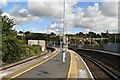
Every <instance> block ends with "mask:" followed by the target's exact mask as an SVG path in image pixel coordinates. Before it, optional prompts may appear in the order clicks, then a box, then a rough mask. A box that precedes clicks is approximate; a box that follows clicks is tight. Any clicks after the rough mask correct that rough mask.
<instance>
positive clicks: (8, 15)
mask: <svg viewBox="0 0 120 80" xmlns="http://www.w3.org/2000/svg"><path fill="white" fill-rule="evenodd" d="M2 16H7V17H9V18H11V19H12V16H11V15H10V14H8V13H7V12H4V13H2Z"/></svg>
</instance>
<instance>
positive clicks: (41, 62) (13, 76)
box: [10, 49, 60, 79]
mask: <svg viewBox="0 0 120 80" xmlns="http://www.w3.org/2000/svg"><path fill="white" fill-rule="evenodd" d="M59 52H60V49H59V50H58V52H56V54H54V55H53V56H51V57H50V58H48V59H46V60H44V61H42V62H41V63H39V64H37V65H35V66H33V67H31V68H29V69H27V70H25V71H23V72H21V73H19V74H17V75H15V76H13V77H11V78H10V79H13V78H15V77H17V76H19V75H21V74H23V73H25V72H27V71H29V70H31V69H33V68H35V67H37V66H39V65H41V64H43V63H44V62H46V61H48V60H49V59H51V58H53V57H55V56H56V55H57V54H58V53H59Z"/></svg>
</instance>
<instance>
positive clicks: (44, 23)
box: [2, 2, 114, 33]
mask: <svg viewBox="0 0 120 80" xmlns="http://www.w3.org/2000/svg"><path fill="white" fill-rule="evenodd" d="M95 3H96V2H78V3H76V4H75V5H73V6H72V8H73V9H76V8H82V12H83V13H88V14H86V15H87V18H86V17H82V18H83V20H84V19H90V18H91V19H94V18H95V17H96V18H99V17H98V16H99V15H98V16H97V15H96V14H98V12H99V11H100V10H99V9H98V10H94V8H95ZM97 4H99V6H101V4H102V2H97ZM16 6H19V10H20V9H26V10H28V2H8V3H7V5H6V6H3V7H2V10H3V12H6V13H8V14H10V15H11V13H10V11H11V10H13V9H14V8H15V7H16ZM34 6H36V4H33V5H32V7H33V8H34ZM39 6H40V5H39ZM76 6H77V7H76ZM89 6H93V7H91V8H90V11H91V12H88V7H89ZM110 6H113V5H110ZM47 7H49V6H47ZM105 7H106V6H105ZM39 8H40V7H39ZM39 8H38V12H39V13H38V15H39V14H40V16H39V17H40V19H37V20H34V19H31V18H28V19H31V21H30V22H29V21H28V22H27V23H25V24H22V25H18V24H16V26H17V27H15V29H16V30H17V31H30V30H31V28H32V29H33V28H35V29H34V30H31V31H32V32H45V30H47V27H48V26H51V25H52V23H53V22H52V20H53V19H52V18H49V17H44V16H41V13H40V11H39ZM58 8H59V7H58ZM110 9H111V10H112V8H110ZM55 10H56V9H55ZM113 10H114V9H113ZM43 11H44V10H43ZM53 11H54V10H53ZM95 11H96V12H97V13H96V12H95ZM101 11H102V10H101ZM108 11H110V10H108ZM47 12H48V13H49V12H50V10H47V9H46V13H47ZM82 12H81V13H82ZM15 13H17V12H14V14H15ZM54 13H55V12H54ZM54 13H53V14H54ZM56 13H57V12H56ZM102 13H103V12H102ZM50 14H51V13H50ZM42 15H43V14H42ZM45 15H46V14H45ZM47 15H48V14H47ZM61 15H62V14H61ZM95 15H96V16H95ZM35 16H36V14H34V15H33V16H32V17H33V18H34V17H35ZM52 16H54V15H52ZM76 16H77V15H76ZM90 16H93V18H92V17H90ZM100 16H103V17H104V18H105V19H106V18H109V17H108V16H104V14H102V15H100ZM14 17H16V18H18V19H19V16H14ZM70 17H71V16H70ZM110 17H111V16H110ZM76 18H77V17H76ZM96 18H95V19H96ZM20 19H21V18H20ZM110 19H111V18H110ZM78 20H80V19H78ZM112 20H114V19H111V21H108V23H110V22H112ZM73 22H74V21H73ZM79 22H80V21H79ZM79 22H78V23H79ZM89 22H90V23H91V21H89ZM75 23H76V22H75ZM75 23H74V24H75ZM78 23H77V24H78ZM84 23H85V22H84ZM84 23H83V24H82V25H83V26H81V24H79V25H80V26H77V27H74V28H72V29H71V30H70V31H69V32H70V33H78V32H83V31H84V30H83V29H85V28H86V29H87V30H88V29H91V30H93V31H94V30H95V29H97V28H95V27H96V26H89V25H87V26H86V24H84ZM96 23H97V21H96ZM98 23H99V22H98ZM100 23H101V22H100ZM87 24H89V23H87ZM105 24H106V23H105ZM111 24H112V23H111ZM95 25H96V24H95ZM103 25H104V24H103ZM103 25H100V26H98V27H100V28H101V30H102V27H101V26H103ZM106 25H107V24H106ZM72 26H74V25H72ZM106 29H107V28H106ZM108 29H109V27H108ZM99 30H100V29H99V28H98V31H99Z"/></svg>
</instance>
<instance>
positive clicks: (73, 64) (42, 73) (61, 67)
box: [2, 48, 93, 80]
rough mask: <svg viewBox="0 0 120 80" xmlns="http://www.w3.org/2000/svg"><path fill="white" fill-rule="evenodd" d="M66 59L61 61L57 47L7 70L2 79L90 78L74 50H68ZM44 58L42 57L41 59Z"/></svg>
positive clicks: (87, 69) (83, 63) (60, 54)
mask: <svg viewBox="0 0 120 80" xmlns="http://www.w3.org/2000/svg"><path fill="white" fill-rule="evenodd" d="M68 52H69V53H67V54H66V60H65V62H64V63H63V62H62V52H61V50H60V49H58V48H57V50H56V51H54V52H52V53H51V54H47V55H45V56H43V57H41V58H39V59H37V60H33V61H31V62H28V64H22V65H21V66H20V67H19V66H17V67H16V68H14V70H13V71H14V72H13V71H12V69H11V70H9V71H8V72H11V73H9V74H8V75H6V76H3V78H2V80H8V79H9V80H10V79H11V80H26V79H27V80H48V79H52V80H73V79H75V80H77V79H87V80H92V79H93V77H92V74H91V72H90V70H89V68H88V67H87V65H86V63H85V62H84V61H83V59H82V58H81V57H80V56H79V55H78V54H77V53H75V52H74V51H72V50H68ZM43 58H44V59H43Z"/></svg>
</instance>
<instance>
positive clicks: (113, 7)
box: [100, 2, 118, 17]
mask: <svg viewBox="0 0 120 80" xmlns="http://www.w3.org/2000/svg"><path fill="white" fill-rule="evenodd" d="M100 10H101V11H102V14H104V15H105V16H110V17H115V16H118V2H104V3H102V5H101V7H100Z"/></svg>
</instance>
